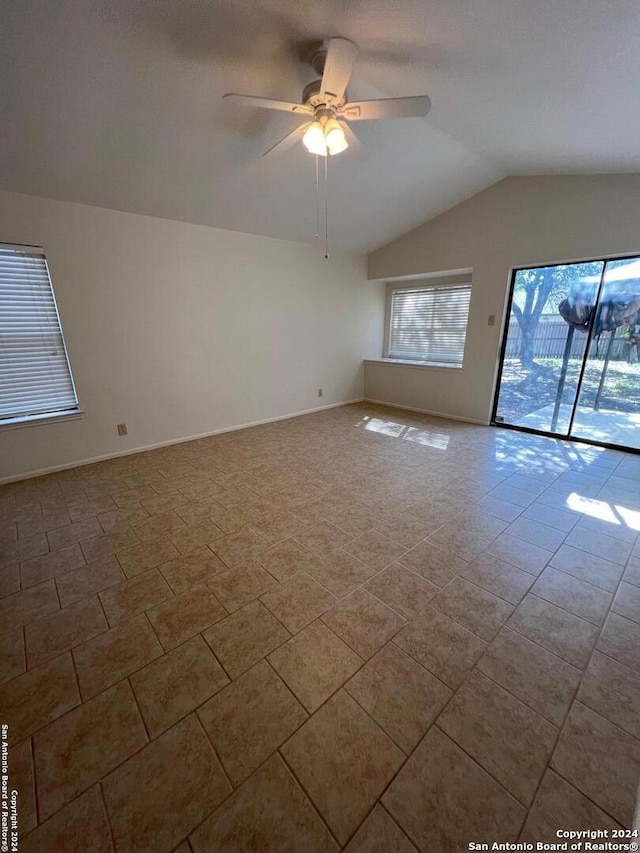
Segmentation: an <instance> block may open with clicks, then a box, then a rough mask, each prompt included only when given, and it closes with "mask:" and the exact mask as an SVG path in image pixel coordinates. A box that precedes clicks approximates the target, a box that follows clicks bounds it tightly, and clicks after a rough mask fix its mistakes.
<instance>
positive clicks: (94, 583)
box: [56, 556, 125, 607]
mask: <svg viewBox="0 0 640 853" xmlns="http://www.w3.org/2000/svg"><path fill="white" fill-rule="evenodd" d="M123 580H125V576H124V574H123V573H122V570H121V568H120V566H119V564H118V561H117V560H116V558H115V557H113V556H111V557H106V558H105V559H104V560H99V561H98V562H97V563H90V564H89V565H88V566H82V567H81V568H79V569H73V570H72V571H70V572H66V573H65V574H64V575H61V576H60V577H57V578H56V586H57V588H58V596H59V598H60V604H61V606H62V607H68V606H69V605H70V604H75V602H76V601H82V599H83V598H89V597H90V596H92V595H95V594H96V593H97V592H102V590H104V589H108V588H109V587H111V586H115V585H116V584H118V583H122V581H123Z"/></svg>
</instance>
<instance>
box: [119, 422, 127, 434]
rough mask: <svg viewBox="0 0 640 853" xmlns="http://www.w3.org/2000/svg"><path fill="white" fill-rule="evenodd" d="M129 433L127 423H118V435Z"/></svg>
mask: <svg viewBox="0 0 640 853" xmlns="http://www.w3.org/2000/svg"><path fill="white" fill-rule="evenodd" d="M126 434H127V425H126V424H118V435H126Z"/></svg>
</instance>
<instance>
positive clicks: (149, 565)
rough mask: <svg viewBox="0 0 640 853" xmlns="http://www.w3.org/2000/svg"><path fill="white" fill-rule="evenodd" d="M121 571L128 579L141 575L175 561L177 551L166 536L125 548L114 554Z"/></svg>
mask: <svg viewBox="0 0 640 853" xmlns="http://www.w3.org/2000/svg"><path fill="white" fill-rule="evenodd" d="M116 556H117V558H118V562H119V563H120V565H121V566H122V570H123V572H124V573H125V575H126V576H127V577H128V578H132V577H134V575H141V574H144V572H148V571H149V570H150V569H155V568H156V567H157V566H159V565H160V564H161V563H166V562H168V561H169V560H174V559H176V558H177V557H178V556H179V555H178V550H177V549H176V547H175V546H174V545H173V543H171V542H170V541H169V539H168V538H167V537H166V536H159V537H158V538H157V539H151V540H149V541H146V542H141V543H140V544H139V545H134V546H133V547H132V548H126V549H125V550H124V551H120V552H119V553H118V554H116Z"/></svg>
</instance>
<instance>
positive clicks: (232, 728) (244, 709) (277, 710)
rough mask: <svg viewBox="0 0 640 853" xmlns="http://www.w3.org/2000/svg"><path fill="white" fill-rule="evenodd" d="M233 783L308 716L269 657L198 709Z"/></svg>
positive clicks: (248, 774)
mask: <svg viewBox="0 0 640 853" xmlns="http://www.w3.org/2000/svg"><path fill="white" fill-rule="evenodd" d="M198 716H199V718H200V721H201V723H202V725H203V726H204V729H205V731H206V732H207V734H208V736H209V739H210V740H211V743H212V744H213V746H214V748H215V750H216V753H217V754H218V755H219V756H220V760H221V761H222V764H223V766H224V768H225V770H226V771H227V774H228V776H229V778H230V779H231V782H232V783H233V785H235V786H237V785H239V784H240V783H241V782H243V781H244V780H245V779H246V778H247V777H248V776H250V775H251V773H253V771H254V770H256V769H257V768H258V767H259V766H260V765H261V764H262V763H263V761H265V760H266V759H267V758H268V757H269V756H270V755H271V754H272V753H273V752H275V751H276V750H277V749H278V747H279V746H280V745H281V744H283V743H284V741H285V740H286V739H287V738H288V737H289V736H290V735H291V734H293V732H295V731H296V729H297V728H298V727H299V726H301V725H302V723H303V722H304V721H305V720H306V719H307V713H306V711H305V710H304V708H303V707H302V705H300V703H299V702H298V701H297V700H296V699H295V697H294V695H293V694H292V693H291V691H290V690H289V689H288V688H287V686H286V685H285V683H284V682H283V681H282V680H281V679H280V678H279V677H278V675H277V674H276V673H275V671H274V670H273V669H272V668H271V667H270V666H269V664H268V663H267V662H266V661H265V660H261V661H259V663H257V664H256V665H255V666H253V667H251V669H249V670H248V671H247V672H245V673H244V674H243V675H241V676H240V678H238V679H236V681H233V682H232V683H231V684H229V685H227V686H226V687H225V688H224V689H223V690H221V691H220V692H219V693H217V694H216V695H215V696H213V697H212V698H211V699H209V701H208V702H207V703H206V704H205V705H203V706H202V708H200V709H199V711H198Z"/></svg>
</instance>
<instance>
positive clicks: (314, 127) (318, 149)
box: [302, 121, 337, 157]
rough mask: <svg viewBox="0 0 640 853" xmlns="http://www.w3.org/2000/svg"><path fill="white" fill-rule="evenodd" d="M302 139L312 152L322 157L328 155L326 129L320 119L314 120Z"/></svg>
mask: <svg viewBox="0 0 640 853" xmlns="http://www.w3.org/2000/svg"><path fill="white" fill-rule="evenodd" d="M336 123H337V122H336ZM302 141H303V143H304V146H305V148H306V149H307V151H308V152H309V153H310V154H318V155H320V156H321V157H326V156H327V142H326V141H325V135H324V130H323V129H322V125H321V124H320V122H319V121H314V122H312V123H311V124H310V125H309V127H308V128H307V130H306V131H305V134H304V136H303V137H302Z"/></svg>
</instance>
